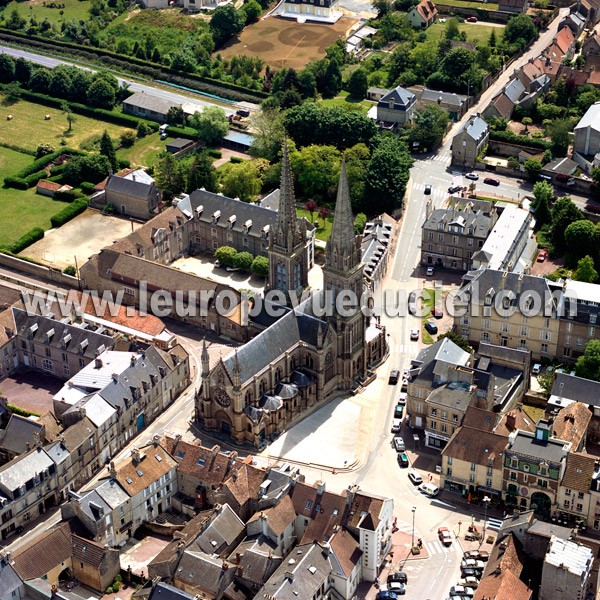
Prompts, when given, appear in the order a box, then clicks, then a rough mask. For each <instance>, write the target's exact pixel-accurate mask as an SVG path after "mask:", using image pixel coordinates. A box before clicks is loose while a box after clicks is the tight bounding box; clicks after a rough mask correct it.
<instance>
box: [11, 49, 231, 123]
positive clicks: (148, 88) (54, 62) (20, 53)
mask: <svg viewBox="0 0 600 600" xmlns="http://www.w3.org/2000/svg"><path fill="white" fill-rule="evenodd" d="M0 53H2V54H9V55H10V56H13V57H14V58H19V57H23V58H26V59H27V60H29V61H31V62H33V63H36V64H38V65H43V66H44V67H48V68H49V69H53V68H54V67H57V66H58V65H70V66H75V67H79V68H81V69H86V70H88V71H99V70H100V69H95V68H91V67H83V66H82V65H79V64H77V63H73V62H70V61H67V60H62V59H59V58H54V57H52V56H45V55H41V54H35V53H33V52H28V51H26V50H21V49H20V48H11V47H10V46H0ZM117 81H118V82H119V84H120V85H121V84H126V85H128V86H129V89H130V90H131V92H132V93H133V92H146V93H148V94H153V95H154V96H158V97H160V98H164V99H165V100H170V101H171V102H178V103H181V104H183V103H188V104H194V105H197V107H198V108H197V109H198V111H201V110H202V109H203V108H204V107H205V106H214V105H215V104H217V105H218V106H221V108H223V109H224V110H225V113H226V114H227V115H230V114H234V113H235V104H229V103H227V102H216V101H214V100H207V99H204V98H202V97H201V96H200V95H199V94H193V93H189V94H184V93H179V92H172V91H170V90H169V89H167V88H166V87H164V86H160V85H159V84H152V85H150V84H144V83H140V82H139V81H136V80H133V79H126V78H124V77H120V76H117Z"/></svg>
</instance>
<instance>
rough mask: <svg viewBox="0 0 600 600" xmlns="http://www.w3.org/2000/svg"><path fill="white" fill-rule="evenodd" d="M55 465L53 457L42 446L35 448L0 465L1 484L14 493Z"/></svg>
mask: <svg viewBox="0 0 600 600" xmlns="http://www.w3.org/2000/svg"><path fill="white" fill-rule="evenodd" d="M51 467H52V468H55V467H54V462H53V461H52V459H51V458H50V457H49V456H48V455H47V454H46V452H44V450H43V449H42V448H35V449H34V450H30V451H29V452H27V453H25V454H21V456H17V457H16V458H15V459H13V460H11V461H10V462H9V463H7V464H5V465H3V466H2V467H0V486H2V487H3V488H5V489H6V490H9V491H10V492H12V493H14V492H15V490H17V489H18V488H20V487H21V486H22V485H25V484H26V483H27V482H28V481H29V480H30V479H32V478H33V476H34V475H35V474H37V473H42V472H44V471H45V470H46V469H50V468H51Z"/></svg>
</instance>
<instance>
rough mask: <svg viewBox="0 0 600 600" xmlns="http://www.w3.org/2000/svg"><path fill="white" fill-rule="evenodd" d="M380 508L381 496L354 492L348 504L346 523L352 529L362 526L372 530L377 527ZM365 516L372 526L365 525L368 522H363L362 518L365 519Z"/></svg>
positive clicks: (381, 507)
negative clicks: (350, 502)
mask: <svg viewBox="0 0 600 600" xmlns="http://www.w3.org/2000/svg"><path fill="white" fill-rule="evenodd" d="M382 509H383V499H382V498H378V497H376V496H372V495H371V496H369V495H368V494H364V493H363V492H357V493H356V494H354V498H353V501H352V504H351V505H350V506H348V510H349V512H348V518H347V520H346V525H347V526H348V527H350V528H352V529H358V528H359V527H362V528H363V529H366V528H368V529H372V531H374V530H375V529H377V527H379V523H380V517H381V510H382ZM363 515H364V516H363ZM367 517H368V519H369V520H370V522H371V523H372V527H367V525H368V523H366V522H364V519H367Z"/></svg>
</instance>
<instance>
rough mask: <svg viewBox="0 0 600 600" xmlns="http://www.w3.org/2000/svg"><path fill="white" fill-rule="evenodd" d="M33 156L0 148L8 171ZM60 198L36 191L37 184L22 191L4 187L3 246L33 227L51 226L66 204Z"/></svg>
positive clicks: (0, 203)
mask: <svg viewBox="0 0 600 600" xmlns="http://www.w3.org/2000/svg"><path fill="white" fill-rule="evenodd" d="M32 161H33V157H32V156H29V155H27V154H21V153H20V152H15V151H14V150H9V149H8V148H0V173H2V174H4V175H8V174H11V173H14V172H16V171H18V170H19V169H22V168H23V167H25V166H26V165H28V164H29V163H30V162H32ZM65 206H66V205H65V203H64V202H58V201H56V200H52V198H47V197H46V196H40V195H39V194H36V193H35V188H32V189H29V190H26V191H22V190H15V189H14V188H5V187H1V188H0V214H1V215H2V219H0V246H4V245H8V244H11V243H12V242H15V241H16V240H18V239H19V238H20V237H21V236H22V235H23V234H24V233H27V232H28V231H29V230H30V229H31V228H32V227H41V228H42V229H50V217H51V216H52V215H55V214H56V213H57V212H59V211H61V210H62V209H63V208H64V207H65Z"/></svg>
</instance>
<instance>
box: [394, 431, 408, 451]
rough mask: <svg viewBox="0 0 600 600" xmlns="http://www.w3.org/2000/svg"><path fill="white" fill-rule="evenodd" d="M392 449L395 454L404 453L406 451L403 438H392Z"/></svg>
mask: <svg viewBox="0 0 600 600" xmlns="http://www.w3.org/2000/svg"><path fill="white" fill-rule="evenodd" d="M394 448H395V449H396V452H404V451H405V450H406V445H405V443H404V438H401V437H400V436H399V435H397V436H396V437H395V438H394Z"/></svg>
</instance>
